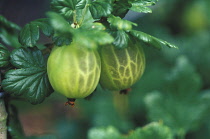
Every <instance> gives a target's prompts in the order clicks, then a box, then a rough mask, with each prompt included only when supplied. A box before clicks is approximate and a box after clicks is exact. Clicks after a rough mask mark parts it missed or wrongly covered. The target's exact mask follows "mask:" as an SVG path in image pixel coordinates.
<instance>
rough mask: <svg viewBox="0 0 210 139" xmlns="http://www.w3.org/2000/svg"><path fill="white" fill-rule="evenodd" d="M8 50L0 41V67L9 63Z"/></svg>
mask: <svg viewBox="0 0 210 139" xmlns="http://www.w3.org/2000/svg"><path fill="white" fill-rule="evenodd" d="M9 56H10V52H9V50H8V49H7V48H6V47H5V46H3V45H2V44H1V43H0V68H2V67H6V66H8V65H9V63H10V62H9V59H10V57H9Z"/></svg>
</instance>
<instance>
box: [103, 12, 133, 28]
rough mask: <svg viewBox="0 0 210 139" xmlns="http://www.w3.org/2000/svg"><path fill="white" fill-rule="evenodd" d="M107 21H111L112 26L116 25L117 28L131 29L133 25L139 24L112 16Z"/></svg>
mask: <svg viewBox="0 0 210 139" xmlns="http://www.w3.org/2000/svg"><path fill="white" fill-rule="evenodd" d="M107 21H108V22H109V23H110V27H114V28H116V29H117V30H125V31H129V30H131V29H132V25H135V26H137V24H135V23H133V22H130V21H128V20H123V19H121V18H120V17H116V16H110V17H109V18H108V19H107Z"/></svg>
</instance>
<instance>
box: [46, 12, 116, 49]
mask: <svg viewBox="0 0 210 139" xmlns="http://www.w3.org/2000/svg"><path fill="white" fill-rule="evenodd" d="M48 15H49V16H50V18H51V24H52V26H53V27H54V28H55V31H56V33H57V34H60V33H62V34H63V35H65V38H63V39H61V40H62V41H61V40H60V39H58V40H57V45H62V44H63V42H71V40H72V39H74V41H76V42H80V43H81V44H82V45H83V46H85V47H87V48H89V49H95V48H97V46H98V45H104V44H107V43H111V42H113V38H112V37H111V35H109V34H108V33H107V32H104V31H103V30H104V28H105V27H104V26H102V25H100V27H99V25H98V26H97V27H96V26H95V24H94V23H91V24H90V25H89V26H90V27H89V28H88V29H86V27H84V28H78V29H74V28H72V27H71V26H69V25H68V23H67V22H66V21H65V19H64V18H62V17H61V16H59V15H58V14H56V13H49V14H48ZM59 23H61V24H60V26H57V24H59Z"/></svg>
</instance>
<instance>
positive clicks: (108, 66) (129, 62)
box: [100, 42, 145, 91]
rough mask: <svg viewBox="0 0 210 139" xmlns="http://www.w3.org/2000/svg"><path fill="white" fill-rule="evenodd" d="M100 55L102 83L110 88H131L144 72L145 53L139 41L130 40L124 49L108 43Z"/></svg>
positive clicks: (117, 89) (114, 89)
mask: <svg viewBox="0 0 210 139" xmlns="http://www.w3.org/2000/svg"><path fill="white" fill-rule="evenodd" d="M100 56H101V65H102V66H101V77H100V84H101V86H102V87H103V88H106V89H108V90H112V91H119V90H123V89H127V88H130V87H131V86H132V85H133V84H134V83H135V82H136V81H138V80H139V79H140V77H141V76H142V74H143V73H144V69H145V55H144V51H143V48H142V46H141V45H140V44H139V43H135V44H134V43H132V42H130V43H129V45H128V47H126V48H122V49H117V48H115V47H114V46H113V45H106V46H103V47H102V48H101V49H100Z"/></svg>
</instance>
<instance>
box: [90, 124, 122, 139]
mask: <svg viewBox="0 0 210 139" xmlns="http://www.w3.org/2000/svg"><path fill="white" fill-rule="evenodd" d="M120 136H121V135H120V133H119V131H118V130H117V129H116V128H114V127H112V126H110V127H107V128H93V129H91V130H90V131H89V133H88V139H120Z"/></svg>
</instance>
